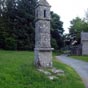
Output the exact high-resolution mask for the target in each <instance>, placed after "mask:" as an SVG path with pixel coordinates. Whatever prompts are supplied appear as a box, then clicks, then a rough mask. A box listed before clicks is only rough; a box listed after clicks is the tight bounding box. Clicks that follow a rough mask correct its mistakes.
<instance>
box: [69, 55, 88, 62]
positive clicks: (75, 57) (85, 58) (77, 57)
mask: <svg viewBox="0 0 88 88" xmlns="http://www.w3.org/2000/svg"><path fill="white" fill-rule="evenodd" d="M70 57H71V58H74V59H78V60H83V61H86V62H88V56H70Z"/></svg>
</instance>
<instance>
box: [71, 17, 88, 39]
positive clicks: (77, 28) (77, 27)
mask: <svg viewBox="0 0 88 88" xmlns="http://www.w3.org/2000/svg"><path fill="white" fill-rule="evenodd" d="M69 32H70V34H71V36H72V37H74V35H75V38H76V39H77V40H80V34H81V32H88V22H86V21H85V20H82V19H81V18H79V17H76V18H75V19H73V20H72V21H71V26H70V28H69Z"/></svg>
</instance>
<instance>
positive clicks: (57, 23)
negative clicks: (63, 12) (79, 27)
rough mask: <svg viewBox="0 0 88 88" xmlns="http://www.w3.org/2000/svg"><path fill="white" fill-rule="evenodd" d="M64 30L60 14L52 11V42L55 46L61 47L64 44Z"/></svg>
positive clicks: (56, 47)
mask: <svg viewBox="0 0 88 88" xmlns="http://www.w3.org/2000/svg"><path fill="white" fill-rule="evenodd" d="M63 32H64V30H63V22H62V21H61V20H60V16H59V15H57V14H56V13H54V12H51V37H52V43H51V44H52V47H53V48H55V49H58V48H59V49H60V48H61V47H62V46H63ZM53 43H54V44H53ZM55 43H56V44H55Z"/></svg>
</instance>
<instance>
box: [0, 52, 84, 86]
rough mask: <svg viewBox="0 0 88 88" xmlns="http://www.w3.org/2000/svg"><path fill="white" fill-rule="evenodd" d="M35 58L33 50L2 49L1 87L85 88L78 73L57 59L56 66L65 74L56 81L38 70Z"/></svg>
mask: <svg viewBox="0 0 88 88" xmlns="http://www.w3.org/2000/svg"><path fill="white" fill-rule="evenodd" d="M33 60H34V54H33V52H26V51H0V88H85V87H84V85H83V83H82V81H81V79H80V77H79V76H78V75H77V73H76V72H75V71H74V70H73V69H72V68H70V67H69V66H67V65H65V64H62V63H61V62H58V61H57V60H56V59H54V66H55V67H56V68H59V69H62V70H64V71H65V76H64V77H59V79H57V80H54V81H51V80H49V79H48V78H47V77H46V76H45V75H43V74H42V73H40V72H38V71H37V70H36V68H35V67H34V65H33Z"/></svg>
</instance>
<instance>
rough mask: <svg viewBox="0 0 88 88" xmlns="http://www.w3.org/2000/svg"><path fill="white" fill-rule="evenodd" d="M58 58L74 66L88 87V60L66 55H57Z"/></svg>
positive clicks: (87, 87)
mask: <svg viewBox="0 0 88 88" xmlns="http://www.w3.org/2000/svg"><path fill="white" fill-rule="evenodd" d="M57 59H58V60H60V61H61V62H63V63H65V64H67V65H69V66H71V67H73V68H74V69H75V70H76V71H77V73H78V74H79V75H80V77H81V78H82V80H83V82H84V84H85V86H86V88H88V62H84V61H81V60H76V59H72V58H69V57H67V56H65V55H61V56H57Z"/></svg>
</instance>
